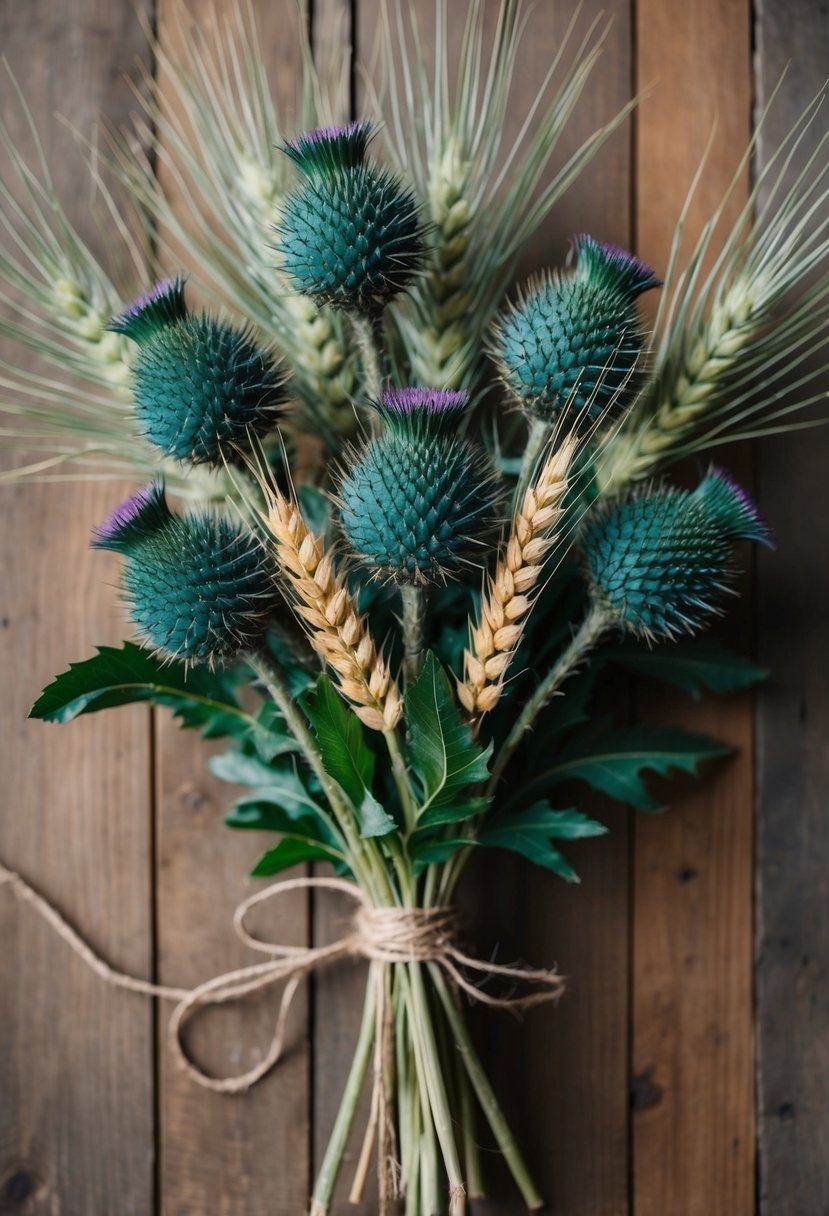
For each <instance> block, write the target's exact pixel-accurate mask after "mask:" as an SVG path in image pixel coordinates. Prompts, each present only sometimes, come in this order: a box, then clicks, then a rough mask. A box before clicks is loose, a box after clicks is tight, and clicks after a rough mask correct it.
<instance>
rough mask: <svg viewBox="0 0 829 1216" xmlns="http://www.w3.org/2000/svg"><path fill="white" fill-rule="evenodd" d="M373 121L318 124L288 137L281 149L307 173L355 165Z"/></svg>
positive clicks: (359, 163) (327, 171)
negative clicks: (329, 124)
mask: <svg viewBox="0 0 829 1216" xmlns="http://www.w3.org/2000/svg"><path fill="white" fill-rule="evenodd" d="M373 134H374V124H373V123H371V122H369V121H367V120H365V119H363V120H359V121H356V122H347V123H341V124H339V125H338V126H332V127H317V128H316V129H315V130H313V131H304V132H303V133H302V134H301V135H298V136H297V138H296V139H289V140H288V141H287V142H286V143H285V145H284V147H283V151H284V152H285V154H286V155H287V156H289V157H290V158H291V160H292V161H293V162H294V164H295V165H296V166H297V168H298V169H300V170H301V171H302V172H303V173H305V174H306V175H307V176H309V177H310V176H312V175H313V174H314V173H337V172H341V171H342V170H346V169H356V168H358V167H359V166H360V165H362V163H363V161H364V160H365V156H366V150H367V148H368V145H369V141H370V140H371V137H372V135H373Z"/></svg>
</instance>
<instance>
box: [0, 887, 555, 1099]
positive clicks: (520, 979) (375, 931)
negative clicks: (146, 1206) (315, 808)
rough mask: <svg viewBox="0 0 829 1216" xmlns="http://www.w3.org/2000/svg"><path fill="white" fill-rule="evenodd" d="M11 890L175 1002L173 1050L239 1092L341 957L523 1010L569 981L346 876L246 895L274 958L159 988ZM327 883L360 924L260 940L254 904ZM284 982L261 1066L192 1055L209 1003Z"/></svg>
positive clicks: (120, 984) (29, 895)
mask: <svg viewBox="0 0 829 1216" xmlns="http://www.w3.org/2000/svg"><path fill="white" fill-rule="evenodd" d="M3 884H5V885H7V886H9V887H10V889H11V890H12V892H13V893H14V895H15V896H16V897H17V898H18V899H19V900H21V902H23V903H26V904H29V905H30V906H31V907H32V908H34V910H35V911H36V912H38V913H39V915H40V916H42V917H43V919H44V920H45V921H46V922H47V924H49V925H50V926H51V927H52V929H54V931H55V932H56V933H57V935H58V936H59V937H60V938H61V939H62V940H63V941H64V942H66V944H67V945H68V946H69V947H70V949H71V950H72V951H73V952H74V953H75V954H76V955H77V956H78V957H79V958H80V959H81V960H82V961H83V962H84V963H86V965H87V966H88V967H89V968H90V969H91V970H92V971H94V972H95V974H96V975H98V976H100V978H101V979H102V980H104V982H105V983H107V984H111V985H112V986H113V987H117V988H125V989H127V990H129V991H131V992H140V993H143V994H144V995H146V996H153V997H158V998H160V999H161V1000H168V1001H174V1002H175V1006H174V1009H173V1012H172V1014H171V1016H170V1023H169V1035H170V1042H171V1046H172V1050H173V1054H174V1056H175V1058H176V1061H177V1063H178V1065H179V1067H180V1068H181V1069H183V1070H184V1071H185V1072H186V1073H187V1074H188V1075H189V1076H190V1077H191V1078H192V1079H193V1081H195V1082H196V1084H197V1085H201V1086H202V1087H203V1088H205V1089H210V1090H213V1091H214V1092H216V1093H223V1094H238V1093H244V1092H245V1091H246V1090H248V1089H250V1087H251V1086H252V1085H254V1084H255V1083H256V1082H257V1081H258V1080H260V1078H262V1077H264V1076H265V1075H266V1074H267V1073H269V1072H270V1070H271V1069H272V1068H273V1067H274V1065H275V1064H276V1063H277V1062H278V1060H279V1058H280V1056H281V1055H282V1049H283V1042H284V1036H285V1024H286V1021H287V1018H288V1012H289V1010H290V1007H291V1002H292V1001H293V998H294V994H295V992H296V990H297V988H298V986H299V984H300V982H301V981H302V979H303V978H304V977H305V976H306V975H308V974H309V973H310V972H312V971H315V970H316V969H317V968H319V967H323V966H328V964H329V963H332V962H334V961H335V960H336V959H339V958H348V957H351V958H365V959H368V960H369V961H370V962H371V963H372V964H377V965H379V966H396V965H405V964H410V963H422V964H427V965H431V966H435V967H440V968H442V969H443V970H444V971H445V972H446V973H447V974H448V975H449V976H450V977H451V979H452V981H453V982H454V984H455V985H456V987H457V988H460V989H462V990H463V991H464V992H466V993H467V994H468V995H469V996H470V997H471V998H472V999H473V1000H476V1001H480V1002H482V1003H483V1004H485V1005H489V1006H492V1007H494V1008H498V1009H509V1010H512V1011H513V1012H515V1011H518V1010H519V1009H526V1008H528V1007H529V1006H531V1005H537V1004H540V1003H542V1002H544V1001H551V1000H556V999H557V998H558V997H559V996H560V995H561V992H562V991H563V989H564V980H563V979H562V977H561V976H560V975H559V974H558V973H557V972H556V971H547V970H542V969H538V968H523V967H514V966H501V965H498V964H496V963H491V962H485V961H484V960H483V959H476V958H473V957H472V956H470V955H468V954H465V953H464V952H463V951H462V950H461V949H460V947H459V946H458V942H457V934H458V929H459V926H460V917H459V914H458V912H457V910H456V909H455V908H404V907H376V906H375V905H374V904H372V902H371V901H370V899H369V898H368V896H367V895H366V894H365V892H364V891H362V890H361V889H360V887H358V886H357V885H356V883H353V882H348V881H346V880H345V879H343V878H288V879H284V880H283V881H281V882H276V883H273V884H272V885H271V886H269V887H266V888H264V889H263V890H261V891H257V892H256V893H255V894H254V895H251V896H249V897H248V898H247V899H245V900H243V902H242V903H240V904H239V906H238V907H237V909H236V911H235V913H234V915H233V928H234V931H235V933H236V936H237V937H238V938H239V940H240V941H241V942H242V943H243V944H244V945H246V946H249V947H250V948H251V949H252V950H256V951H257V952H258V953H260V954H264V955H267V956H268V958H267V961H265V962H261V963H253V964H251V965H250V966H247V967H239V968H237V969H236V970H234V971H227V972H225V973H224V974H222V975H217V976H214V977H213V979H209V980H206V981H205V982H204V983H202V984H198V985H197V986H196V987H195V988H172V987H168V986H167V985H164V984H153V983H151V982H150V981H148V980H142V979H140V978H138V977H137V976H133V975H127V974H126V973H124V972H123V971H117V970H116V969H115V968H113V967H110V965H109V964H108V963H107V962H106V961H105V960H104V959H103V958H101V957H100V955H98V954H96V953H95V951H94V950H93V949H92V948H91V946H90V945H89V944H88V943H87V942H85V941H84V939H83V938H82V937H81V936H80V934H79V933H77V932H76V930H75V929H73V928H72V926H71V925H70V924H69V923H68V921H67V920H66V919H65V918H64V917H63V916H62V915H61V913H60V912H59V911H58V910H57V908H56V907H55V906H54V905H53V904H51V903H50V902H49V901H48V900H47V899H46V898H45V897H44V896H42V895H41V894H40V893H39V892H38V891H36V890H35V889H34V887H32V886H31V885H30V884H29V883H27V882H26V881H25V880H24V879H23V878H21V877H20V875H19V874H16V873H15V872H14V871H13V870H10V869H8V868H7V867H6V866H4V865H3V864H2V863H0V885H3ZM309 889H321V890H328V891H337V892H339V893H340V894H342V895H346V896H348V898H349V899H351V900H353V901H355V902H356V904H357V908H356V911H355V913H354V916H353V919H352V923H351V928H350V931H349V932H348V933H346V934H345V935H344V936H343V937H341V938H339V939H338V940H337V941H335V942H331V943H330V944H328V945H325V946H286V945H283V944H281V943H279V942H271V941H267V940H266V939H264V938H260V937H257V936H256V935H255V934H254V933H252V932H251V931H250V930H249V929H248V927H247V918H248V916H249V914H250V912H251V910H252V909H253V908H255V907H257V906H258V905H259V904H261V903H264V902H266V901H268V900H271V899H275V898H278V897H279V896H280V895H287V894H288V893H289V892H291V891H302V890H309ZM493 977H501V978H502V979H504V980H508V981H509V982H510V983H511V984H512V985H513V986H515V985H519V984H520V985H524V986H529V988H530V989H534V990H533V991H525V992H524V993H523V994H516V993H515V992H512V993H510V994H507V995H504V996H494V995H493V994H492V993H489V992H486V991H485V990H484V989H483V987H482V986H481V985H482V983H483V982H484V981H486V980H488V979H491V978H493ZM280 981H284V983H285V986H284V988H283V990H282V997H281V999H280V1003H279V1009H278V1012H277V1017H276V1025H275V1027H274V1033H273V1037H272V1039H271V1043H270V1046H269V1048H268V1050H267V1052H266V1053H265V1055H264V1057H263V1058H262V1059H261V1060H260V1061H259V1063H258V1064H256V1065H254V1066H253V1067H252V1068H250V1069H248V1070H247V1071H246V1072H244V1073H240V1074H239V1075H238V1076H234V1077H213V1076H210V1074H209V1073H206V1072H205V1071H204V1069H203V1068H201V1066H200V1065H198V1064H196V1063H195V1062H194V1061H193V1060H192V1059H191V1058H190V1056H189V1055H188V1053H187V1050H186V1046H185V1042H184V1028H185V1026H186V1024H187V1022H188V1021H189V1020H190V1018H191V1017H192V1016H193V1015H194V1014H195V1013H196V1012H197V1011H198V1010H199V1009H201V1008H203V1007H204V1006H212V1005H221V1004H225V1003H227V1002H229V1001H238V1000H243V999H244V998H245V997H246V996H248V995H251V994H252V993H255V992H261V991H262V990H263V989H264V988H267V987H269V986H270V985H272V984H276V983H279V982H280Z"/></svg>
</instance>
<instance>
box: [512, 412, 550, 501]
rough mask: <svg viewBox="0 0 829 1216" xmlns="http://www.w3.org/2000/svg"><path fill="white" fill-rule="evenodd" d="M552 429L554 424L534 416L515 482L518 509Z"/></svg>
mask: <svg viewBox="0 0 829 1216" xmlns="http://www.w3.org/2000/svg"><path fill="white" fill-rule="evenodd" d="M552 430H553V427H552V424H551V423H549V422H544V421H543V420H542V419H541V418H533V420H532V422H531V423H530V433H529V435H528V436H527V444H526V447H525V448H524V455H523V456H522V457H521V468H520V470H519V473H518V480H517V482H516V483H515V499H514V506H515V509H516V510H517V509H518V508H519V507H520V506H521V503H522V501H523V499H524V495H525V494H526V492H527V487H528V486H529V484H530V482H531V481H532V477H533V473H534V472H535V467H536V465H537V464H538V458H539V456H540V455H541V453H542V452H543V450H544V448H545V447H546V444H547V441H548V439H549V438H550V435H551V433H552Z"/></svg>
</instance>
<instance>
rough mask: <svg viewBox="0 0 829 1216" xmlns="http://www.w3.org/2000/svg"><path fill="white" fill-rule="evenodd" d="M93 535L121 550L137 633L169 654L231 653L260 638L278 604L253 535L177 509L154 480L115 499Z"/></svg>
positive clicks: (206, 658) (211, 656)
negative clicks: (119, 501)
mask: <svg viewBox="0 0 829 1216" xmlns="http://www.w3.org/2000/svg"><path fill="white" fill-rule="evenodd" d="M92 543H93V546H94V547H95V548H96V549H112V550H114V551H115V552H116V553H121V554H123V555H124V557H125V558H126V561H125V564H124V575H123V587H124V593H125V596H126V600H127V603H128V606H129V612H130V615H131V616H132V619H133V620H134V622H135V624H136V625H137V626H138V629H139V631H140V633H141V635H142V636H143V637H144V638H145V639H146V640H147V641H148V642H149V643H150V644H151V645H152V646H154V647H155V648H156V650H158V651H160V652H161V653H162V654H165V655H168V656H170V657H171V658H176V659H184V660H185V661H186V662H189V663H214V662H215V661H217V660H225V659H229V658H232V657H233V656H234V655H236V654H238V653H239V652H240V651H242V650H248V649H250V648H251V647H254V646H256V645H257V644H258V643H260V642H261V641H262V639H263V637H264V634H265V630H266V628H267V624H268V619H269V617H270V616H272V614H273V612H274V611H275V610H276V608H277V607H278V593H277V590H276V584H275V580H274V576H273V572H272V570H271V568H270V565H269V562H268V557H267V554H266V551H265V549H264V547H263V546H262V545H260V544H259V542H258V541H257V540H256V538H255V537H254V536H253V535H252V534H251V533H250V532H246V531H243V530H241V529H239V528H238V527H236V526H234V525H233V524H232V523H230V522H229V521H228V520H227V519H224V518H221V517H217V516H213V515H210V514H207V513H202V514H198V515H187V516H181V515H174V514H173V513H172V512H171V511H170V508H169V507H168V505H167V502H166V499H165V497H164V490H163V487H162V486H160V485H158V484H152V485H149V486H145V487H144V489H143V490H139V491H138V493H137V494H134V495H133V496H132V497H131V498H128V499H127V501H126V502H124V503H122V504H121V506H120V507H117V508H116V510H115V511H113V513H112V514H111V515H110V516H109V518H108V519H107V520H105V522H104V523H103V524H101V526H100V527H99V528H97V529H96V530H95V535H94V540H93V542H92Z"/></svg>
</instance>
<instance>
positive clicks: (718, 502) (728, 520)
mask: <svg viewBox="0 0 829 1216" xmlns="http://www.w3.org/2000/svg"><path fill="white" fill-rule="evenodd" d="M693 497H694V498H695V499H696V500H697V501H698V502H700V503H702V505H703V507H704V509H705V511H706V513H707V514H708V515H709V516H710V517H711V518H713V519H716V520H717V522H718V523H719V524H720V526H721V527H722V528H723V529H724V530H725V531H726V532H727V533H728V535H729V536H730V537H731V539H733V540H753V541H756V542H757V543H758V544H760V545H766V546H768V547H769V548H772V547H773V538H772V531H771V527H770V526H769V523H768V520H767V519H766V517H765V516H764V515H763V513H762V511H761V510H760V508H759V507H758V506H757V504H756V503H755V502H754V500H753V498H752V497H751V496H750V495H749V494H748V493H747V491H746V490H744V489H743V487H742V486H741V485H740V484H739V483H738V482H737V481H735V479H734V478H733V477H732V476H731V474H730V473H729V472H727V470H726V469H721V468H712V469H711V470H710V472H709V473H708V476H707V477H704V478H703V480H702V481H701V482H700V483H699V485H698V486H697V488H696V490H694V493H693Z"/></svg>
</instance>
